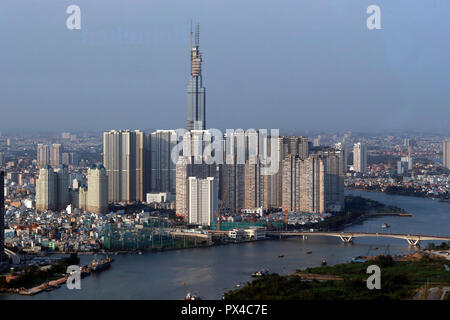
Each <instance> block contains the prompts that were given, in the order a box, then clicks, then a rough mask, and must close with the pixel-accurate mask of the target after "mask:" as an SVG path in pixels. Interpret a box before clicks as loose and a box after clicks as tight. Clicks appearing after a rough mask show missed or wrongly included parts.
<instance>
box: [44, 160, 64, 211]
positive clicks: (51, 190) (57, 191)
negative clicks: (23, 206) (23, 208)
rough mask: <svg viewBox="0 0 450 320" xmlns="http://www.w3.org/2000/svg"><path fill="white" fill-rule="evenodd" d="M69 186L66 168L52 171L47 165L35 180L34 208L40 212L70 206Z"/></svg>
mask: <svg viewBox="0 0 450 320" xmlns="http://www.w3.org/2000/svg"><path fill="white" fill-rule="evenodd" d="M69 185H70V181H69V172H68V170H67V167H66V166H64V165H60V166H59V167H58V168H56V169H53V168H52V167H50V166H49V165H47V166H45V167H43V168H41V169H40V171H39V178H38V179H37V180H36V208H37V209H38V210H41V211H46V210H54V211H56V210H63V209H65V208H66V206H67V205H69V204H70V190H69Z"/></svg>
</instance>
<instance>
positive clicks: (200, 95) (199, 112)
mask: <svg viewBox="0 0 450 320" xmlns="http://www.w3.org/2000/svg"><path fill="white" fill-rule="evenodd" d="M199 28H200V27H199V25H198V24H196V25H195V42H194V43H192V41H193V39H192V37H193V33H192V30H191V76H190V79H189V83H188V86H187V119H186V130H194V129H196V130H205V128H206V101H205V99H206V97H205V87H203V85H202V54H201V52H200V29H199Z"/></svg>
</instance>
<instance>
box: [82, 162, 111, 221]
mask: <svg viewBox="0 0 450 320" xmlns="http://www.w3.org/2000/svg"><path fill="white" fill-rule="evenodd" d="M87 181H88V191H87V201H86V210H88V211H90V212H93V213H101V214H105V213H108V176H107V175H106V170H105V167H104V166H103V165H99V166H95V165H93V166H91V167H90V168H89V169H88V174H87Z"/></svg>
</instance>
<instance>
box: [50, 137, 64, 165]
mask: <svg viewBox="0 0 450 320" xmlns="http://www.w3.org/2000/svg"><path fill="white" fill-rule="evenodd" d="M62 149H63V148H62V145H60V144H59V143H54V144H52V146H51V148H50V165H51V166H52V167H53V168H56V167H58V166H59V165H60V164H62Z"/></svg>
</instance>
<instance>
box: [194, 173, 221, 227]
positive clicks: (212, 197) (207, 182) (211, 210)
mask: <svg viewBox="0 0 450 320" xmlns="http://www.w3.org/2000/svg"><path fill="white" fill-rule="evenodd" d="M217 195H218V190H217V181H216V180H215V179H214V177H207V178H205V179H199V178H196V177H189V181H188V219H187V220H188V222H189V223H191V224H200V225H205V226H211V224H212V223H213V221H214V216H215V213H216V212H217V210H218V199H217Z"/></svg>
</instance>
